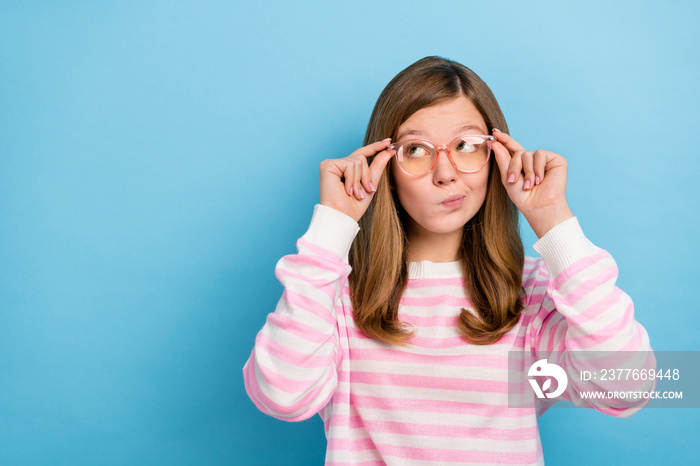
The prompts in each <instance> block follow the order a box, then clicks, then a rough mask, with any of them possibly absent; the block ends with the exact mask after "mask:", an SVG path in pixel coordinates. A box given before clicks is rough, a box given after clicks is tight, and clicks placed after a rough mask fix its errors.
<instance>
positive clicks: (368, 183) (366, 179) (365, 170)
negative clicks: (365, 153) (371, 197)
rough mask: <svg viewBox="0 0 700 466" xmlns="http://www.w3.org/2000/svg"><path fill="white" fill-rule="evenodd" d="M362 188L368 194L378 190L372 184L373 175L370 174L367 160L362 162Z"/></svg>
mask: <svg viewBox="0 0 700 466" xmlns="http://www.w3.org/2000/svg"><path fill="white" fill-rule="evenodd" d="M362 186H363V187H364V188H365V191H367V192H368V193H373V192H375V191H376V190H377V188H376V187H375V186H374V183H372V175H371V174H370V172H369V165H367V160H366V159H365V160H363V161H362Z"/></svg>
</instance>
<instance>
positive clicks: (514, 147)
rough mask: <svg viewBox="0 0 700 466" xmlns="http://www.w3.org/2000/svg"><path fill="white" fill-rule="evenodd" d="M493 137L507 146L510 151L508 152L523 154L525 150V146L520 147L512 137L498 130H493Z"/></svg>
mask: <svg viewBox="0 0 700 466" xmlns="http://www.w3.org/2000/svg"><path fill="white" fill-rule="evenodd" d="M493 135H494V137H495V138H496V139H497V140H498V142H500V143H501V144H503V145H504V146H505V148H506V149H508V152H511V153H514V152H522V151H524V150H525V148H524V147H523V146H521V145H520V143H519V142H518V141H516V140H515V139H513V138H512V137H510V135H508V134H506V133H504V132H502V131H499V130H497V129H494V130H493Z"/></svg>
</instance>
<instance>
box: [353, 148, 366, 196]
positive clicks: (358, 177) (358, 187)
mask: <svg viewBox="0 0 700 466" xmlns="http://www.w3.org/2000/svg"><path fill="white" fill-rule="evenodd" d="M354 164H355V170H354V174H355V183H354V184H353V185H352V187H353V193H354V194H355V197H356V198H357V199H359V200H362V199H364V198H365V197H367V195H366V194H365V190H364V189H362V184H361V182H362V160H360V159H358V158H355V160H354Z"/></svg>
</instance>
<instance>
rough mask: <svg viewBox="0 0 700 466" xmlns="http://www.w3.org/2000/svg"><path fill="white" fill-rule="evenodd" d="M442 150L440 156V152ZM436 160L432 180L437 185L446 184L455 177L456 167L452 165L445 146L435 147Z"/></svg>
mask: <svg viewBox="0 0 700 466" xmlns="http://www.w3.org/2000/svg"><path fill="white" fill-rule="evenodd" d="M442 152H444V154H443V155H442V156H440V154H441V153H442ZM436 157H437V161H436V162H435V168H433V182H434V183H435V184H437V185H441V186H442V185H446V184H450V183H452V182H454V181H455V180H456V179H457V169H456V168H455V167H454V166H453V165H452V162H451V161H450V158H449V157H448V154H447V148H446V147H438V148H437V155H436Z"/></svg>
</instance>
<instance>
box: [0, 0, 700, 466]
mask: <svg viewBox="0 0 700 466" xmlns="http://www.w3.org/2000/svg"><path fill="white" fill-rule="evenodd" d="M699 13H700V8H699V7H698V6H697V3H692V2H664V3H661V2H612V3H609V2H585V3H584V4H580V3H573V2H566V3H565V2H519V1H501V2H447V1H436V2H428V3H427V2H423V1H420V2H418V1H401V2H378V1H371V2H352V3H349V2H348V3H347V4H342V5H340V4H335V3H331V2H301V3H298V2H281V1H280V2H261V3H260V4H259V5H254V4H253V2H225V1H209V2H154V1H148V2H123V1H120V2H116V1H114V2H77V1H72V2H38V1H33V2H30V1H25V2H2V3H1V4H0V213H1V219H0V464H12V465H25V464H28V465H33V464H39V465H42V464H45V465H59V464H61V465H62V464H65V465H93V464H102V465H117V464H168V465H180V464H182V465H185V464H202V465H204V464H206V465H218V464H251V465H258V464H260V465H262V464H299V465H306V464H321V463H322V461H323V457H324V448H325V439H324V435H323V429H322V424H321V421H320V419H319V418H318V416H316V417H314V418H313V419H311V420H308V421H305V422H302V423H285V422H282V421H279V420H276V419H273V418H270V417H267V416H265V415H263V414H262V413H260V412H258V411H257V409H256V408H255V407H254V405H253V404H252V402H251V401H250V400H249V399H248V398H247V395H246V394H245V391H244V387H243V379H242V372H241V369H242V367H243V365H244V363H245V361H246V359H247V358H248V356H249V353H250V351H251V349H252V346H253V343H254V338H255V334H256V333H257V331H258V330H259V329H260V328H261V327H262V325H263V323H264V321H265V317H266V315H267V314H268V313H269V312H272V311H273V310H274V308H275V305H276V303H277V300H278V299H279V297H280V296H281V293H282V287H281V285H280V284H279V282H278V281H277V280H276V279H275V276H274V266H275V264H276V262H277V261H278V260H279V258H281V257H282V256H283V255H285V254H289V253H293V252H295V251H296V249H295V242H296V240H297V239H298V238H299V237H300V236H301V235H302V234H303V233H304V231H305V230H306V228H307V226H308V222H309V220H310V219H311V214H312V211H313V206H314V204H315V203H317V202H318V200H319V194H318V166H319V163H320V161H321V160H323V159H324V158H339V157H344V156H346V155H348V154H349V153H350V152H352V151H353V150H355V149H356V148H357V147H359V146H361V145H362V138H363V136H364V131H365V128H366V125H367V121H368V119H369V115H370V113H371V110H372V107H373V105H374V102H375V100H376V98H377V97H378V96H379V93H380V92H381V90H382V89H383V87H384V86H385V85H386V84H387V83H388V81H389V80H390V79H391V78H392V77H393V76H394V75H395V74H396V73H398V72H399V71H400V70H401V69H403V68H405V67H406V66H408V65H409V64H411V63H413V62H414V61H416V60H417V59H419V58H422V57H424V56H426V55H441V56H445V57H448V58H452V59H454V60H457V61H460V62H462V63H464V64H465V65H467V66H469V67H470V68H472V69H473V70H474V71H476V72H477V73H478V74H479V75H480V76H481V77H482V78H483V79H484V80H485V81H486V82H487V83H488V84H489V85H490V86H491V88H492V90H493V91H494V93H495V95H496V97H497V98H498V100H499V102H500V104H501V106H502V108H503V111H504V113H505V115H506V118H507V120H508V123H509V125H510V128H511V134H512V135H513V137H515V138H516V139H517V140H518V141H520V142H521V143H522V144H523V145H524V146H525V147H526V148H528V149H530V150H534V149H535V148H544V149H549V150H552V151H555V152H558V153H560V154H562V155H564V156H565V157H566V158H567V160H568V161H569V182H568V190H567V198H568V200H569V204H570V206H571V208H572V211H573V212H574V214H575V215H576V216H577V217H578V218H579V222H580V223H581V225H582V227H583V230H584V232H585V233H586V234H587V236H588V237H589V238H590V239H591V241H593V242H594V243H595V244H596V245H598V246H600V247H603V248H605V249H607V250H608V251H610V252H611V253H612V255H613V257H614V258H615V259H616V261H617V263H618V266H619V270H620V277H619V280H618V285H619V286H620V287H621V288H622V289H623V290H624V291H626V292H627V293H628V294H629V295H630V296H632V298H633V299H634V302H635V316H636V318H637V320H638V321H639V322H641V323H642V325H644V326H645V328H646V329H647V330H648V332H649V335H650V337H651V342H652V346H653V347H654V349H657V350H698V349H700V345H699V340H700V338H699V337H698V318H697V312H698V305H697V298H696V296H695V292H696V290H697V273H698V267H697V264H698V261H699V259H700V257H699V256H700V255H699V251H698V246H697V238H698V231H700V223H699V221H698V215H697V214H698V209H697V202H698V194H697V187H696V186H697V180H698V176H699V173H700V163H699V162H698V156H697V152H698V147H700V136H699V134H700V132H698V130H697V125H698V122H699V118H698V108H700V91H699V90H698V89H699V88H698V84H697V83H698V78H700V69H699V63H700V61H699V60H698V48H699V47H698V44H700V33H699V32H698V31H699V30H700V29H698V27H697V23H698V19H699V16H700V15H699ZM522 230H523V231H522V234H523V240H524V243H525V245H526V248H527V252H528V254H529V255H536V253H535V252H534V251H533V250H532V247H531V246H532V243H533V242H534V241H535V240H536V237H535V235H534V233H533V232H532V231H531V230H530V228H529V226H527V223H524V224H523V228H522ZM540 425H541V434H542V440H543V446H544V452H545V459H546V461H547V464H551V465H560V464H566V465H588V464H658V463H661V462H666V461H671V462H672V463H675V464H688V463H689V462H692V461H693V460H697V457H696V455H697V446H696V443H695V442H696V440H697V435H698V434H699V433H700V416H698V411H697V410H693V409H656V410H654V409H648V410H644V411H642V412H640V413H638V414H636V415H635V416H633V417H632V418H629V419H615V418H612V417H608V416H605V415H603V414H600V413H597V412H591V411H588V410H582V409H559V410H557V409H553V410H550V411H549V412H548V413H547V414H546V415H545V416H544V417H543V418H541V420H540Z"/></svg>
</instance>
